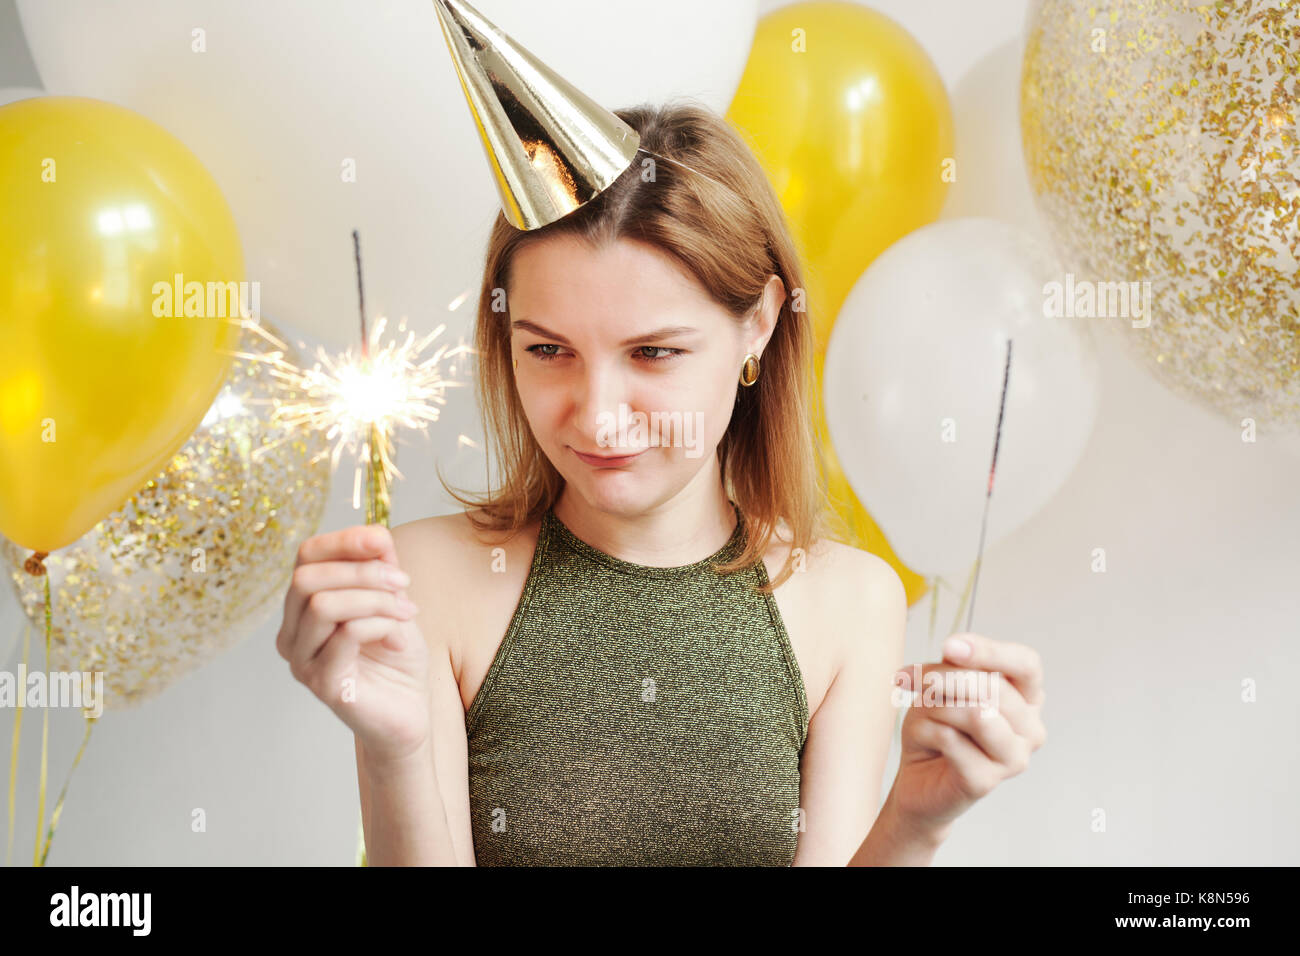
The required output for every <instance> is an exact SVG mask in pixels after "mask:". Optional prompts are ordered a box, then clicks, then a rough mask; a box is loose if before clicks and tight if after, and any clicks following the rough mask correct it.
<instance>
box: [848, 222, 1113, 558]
mask: <svg viewBox="0 0 1300 956" xmlns="http://www.w3.org/2000/svg"><path fill="white" fill-rule="evenodd" d="M1053 281H1062V276H1061V272H1060V267H1059V265H1058V264H1057V263H1056V261H1055V259H1054V257H1052V256H1051V255H1050V254H1049V253H1047V252H1046V251H1045V247H1044V246H1042V245H1041V244H1040V243H1038V242H1037V241H1036V240H1035V239H1034V237H1033V236H1032V235H1031V234H1029V233H1026V232H1025V231H1024V230H1021V229H1018V228H1017V227H1014V226H1011V225H1009V224H1007V223H1002V222H998V221H995V220H992V219H978V218H977V219H958V220H953V221H950V222H938V223H934V224H932V225H929V226H926V227H924V228H922V229H919V230H917V231H916V232H913V233H911V234H909V235H907V236H905V237H904V238H903V239H901V240H899V241H898V242H896V243H895V244H894V245H893V246H891V247H890V248H888V249H887V250H885V252H884V253H883V254H881V256H880V257H879V258H878V259H876V261H875V262H873V263H872V264H871V266H870V267H869V268H868V269H867V271H866V272H865V273H864V274H863V276H862V278H861V279H860V280H859V281H858V283H857V284H856V285H855V286H854V288H853V290H852V292H850V294H849V297H848V299H847V300H846V301H845V303H844V307H843V308H842V309H841V311H840V314H839V316H838V318H837V319H836V323H835V327H834V329H833V331H832V333H831V338H830V341H829V343H828V345H827V354H826V368H825V377H824V383H825V386H824V387H825V402H826V409H827V423H828V426H829V428H830V435H831V440H832V441H833V442H834V445H835V451H836V454H837V456H838V457H839V460H840V462H841V464H842V466H843V468H844V473H845V475H846V476H847V477H848V480H849V483H850V484H851V485H852V487H853V490H854V492H855V494H856V495H857V497H858V500H859V501H861V502H862V504H863V506H864V507H865V508H866V509H867V510H868V511H869V512H870V513H871V515H872V517H873V518H875V520H876V521H877V523H878V524H879V525H880V527H881V530H882V531H884V533H885V536H886V537H887V538H888V539H889V542H890V545H891V546H892V547H893V548H894V550H895V552H896V553H897V554H898V556H899V558H901V559H902V561H903V562H904V563H905V564H907V565H908V566H909V567H911V568H912V569H914V570H916V571H919V572H922V573H926V574H931V573H934V574H946V573H951V572H963V573H964V572H967V571H969V569H970V568H971V566H972V565H973V563H974V561H975V557H976V554H977V550H978V546H979V535H980V524H981V521H982V519H983V513H984V501H985V494H986V490H987V487H988V478H989V466H990V463H991V461H992V455H993V442H994V435H995V433H996V428H997V418H998V406H999V400H1000V397H1001V394H1002V380H1003V370H1004V366H1005V362H1006V348H1007V340H1008V338H1011V339H1012V340H1013V343H1012V358H1011V377H1010V383H1009V386H1008V390H1007V402H1006V411H1005V417H1004V420H1003V426H1002V437H1001V444H1000V447H999V450H998V467H997V475H996V482H995V484H994V491H993V498H992V503H991V506H990V511H989V527H988V532H987V537H986V541H985V547H986V548H987V547H989V546H991V545H992V544H993V543H994V542H996V541H998V540H999V539H1001V538H1003V537H1005V536H1006V535H1008V534H1010V533H1011V532H1012V531H1014V530H1015V529H1016V528H1017V527H1019V526H1020V525H1022V524H1023V523H1024V522H1025V521H1027V520H1028V519H1029V518H1030V517H1031V516H1033V514H1034V513H1035V512H1037V511H1038V510H1039V509H1040V508H1042V507H1043V506H1044V505H1045V504H1046V503H1047V502H1048V500H1049V499H1051V498H1052V497H1053V496H1054V495H1055V494H1056V493H1057V491H1058V490H1059V489H1060V487H1061V485H1062V484H1064V482H1065V480H1066V478H1067V477H1069V475H1070V473H1071V471H1073V470H1074V467H1075V465H1076V464H1077V462H1078V460H1079V458H1080V456H1081V455H1082V453H1083V448H1084V445H1085V444H1086V442H1087V439H1088V435H1089V433H1090V432H1091V430H1092V425H1093V421H1094V418H1095V416H1096V410H1097V386H1096V381H1097V370H1096V364H1097V363H1096V353H1095V344H1094V340H1093V338H1092V334H1091V331H1088V332H1084V331H1083V330H1082V329H1081V328H1080V327H1079V323H1081V322H1086V321H1087V320H1079V319H1066V318H1046V317H1045V316H1044V312H1045V311H1046V307H1045V302H1046V299H1047V297H1046V293H1045V286H1046V285H1047V284H1048V283H1049V282H1053Z"/></svg>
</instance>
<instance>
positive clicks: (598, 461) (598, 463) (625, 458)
mask: <svg viewBox="0 0 1300 956" xmlns="http://www.w3.org/2000/svg"><path fill="white" fill-rule="evenodd" d="M569 451H571V452H573V453H574V454H575V455H577V456H578V457H579V458H581V459H582V460H583V461H585V462H586V463H587V464H589V465H593V466H594V467H596V468H618V467H619V466H620V465H626V464H628V463H630V462H633V461H636V459H637V458H639V457H640V456H641V455H643V454H645V449H644V448H643V449H641V451H639V452H637V453H636V454H635V455H620V456H618V457H617V458H606V457H602V456H600V455H584V454H583V453H582V452H580V451H578V450H577V449H576V448H572V447H571V448H570V449H569Z"/></svg>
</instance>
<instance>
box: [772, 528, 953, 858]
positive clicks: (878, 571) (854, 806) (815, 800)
mask: <svg viewBox="0 0 1300 956" xmlns="http://www.w3.org/2000/svg"><path fill="white" fill-rule="evenodd" d="M849 553H851V554H852V558H853V559H852V560H849V561H845V562H844V564H843V565H841V566H840V568H838V569H837V570H836V573H835V574H833V575H831V576H830V578H831V580H830V582H829V584H830V588H831V589H832V593H828V594H827V596H826V602H825V606H827V607H834V608H837V609H839V612H838V614H837V615H836V617H834V618H832V619H831V621H830V622H829V623H828V625H827V629H828V630H829V631H831V632H832V633H828V634H827V635H826V639H828V640H833V641H836V642H837V644H838V647H839V651H838V664H837V667H836V673H835V677H834V678H833V679H832V681H831V685H830V688H829V689H828V690H827V692H826V697H825V699H824V700H823V701H822V703H821V705H820V706H819V707H818V708H817V713H816V714H814V715H813V718H812V720H811V721H810V723H809V725H808V739H807V741H806V742H805V745H804V756H803V760H802V762H801V764H800V772H801V777H802V780H801V783H800V787H799V790H800V804H801V806H802V809H803V811H804V813H803V823H804V830H803V832H801V833H800V834H799V845H798V849H797V850H796V852H795V858H794V865H795V866H846V865H850V864H851V863H854V862H855V861H856V863H857V864H859V865H860V864H862V863H863V862H864V861H877V862H884V863H890V862H896V861H903V860H913V861H917V862H927V863H928V862H929V857H928V856H925V859H924V860H923V861H922V860H921V857H922V856H924V853H923V852H922V850H923V845H921V844H918V843H917V842H916V839H915V838H916V837H918V836H920V835H918V834H911V833H908V832H906V831H903V830H900V829H898V828H897V826H896V822H897V821H896V819H895V817H894V815H893V812H892V809H891V808H890V805H889V804H888V802H887V803H886V806H885V807H883V808H882V807H878V806H877V801H878V800H879V794H880V787H881V782H882V781H883V779H884V772H885V762H886V760H887V759H888V757H889V746H890V741H891V739H892V736H893V728H894V721H895V711H894V706H893V702H892V695H891V687H892V685H891V681H892V679H893V675H894V672H895V671H897V670H898V668H899V667H900V666H902V663H903V638H904V632H905V630H906V624H907V593H906V591H905V590H904V588H903V583H902V581H900V580H899V578H898V574H897V573H896V572H895V571H894V569H893V568H891V567H890V566H889V564H888V563H886V562H885V561H884V560H882V559H881V558H879V557H877V556H876V555H874V554H870V553H868V552H865V551H858V550H856V549H854V550H853V551H851V552H849ZM878 809H879V810H880V813H879V816H878V815H877V810H878ZM864 851H865V853H864ZM930 853H931V854H932V853H933V850H930Z"/></svg>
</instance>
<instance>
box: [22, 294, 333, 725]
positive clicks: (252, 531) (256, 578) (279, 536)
mask: <svg viewBox="0 0 1300 956" xmlns="http://www.w3.org/2000/svg"><path fill="white" fill-rule="evenodd" d="M240 347H241V352H240V353H239V355H238V356H237V357H236V358H235V359H234V361H233V363H232V365H231V369H230V372H229V375H228V376H227V379H226V382H225V384H224V385H223V387H222V389H221V391H220V393H219V394H218V395H217V398H216V399H215V401H214V402H213V403H212V405H211V407H210V408H209V409H208V412H207V415H206V416H205V417H204V418H203V420H202V422H201V424H200V425H199V427H198V428H197V429H196V430H195V432H194V434H193V435H192V436H191V437H190V439H189V440H188V441H187V442H186V444H185V445H183V446H182V447H181V449H180V450H179V451H178V452H177V453H176V454H175V455H174V456H172V459H171V461H170V462H169V463H168V465H167V467H166V468H165V469H164V470H163V471H162V473H161V474H158V475H156V476H155V477H154V478H153V479H152V480H150V481H149V482H148V484H146V485H145V486H144V487H143V488H141V489H140V490H139V491H138V492H137V493H136V494H135V495H134V496H133V497H132V498H131V499H130V500H128V501H127V502H126V504H124V505H123V506H122V507H121V508H119V509H118V510H117V511H115V512H113V513H112V514H110V515H109V516H108V517H106V518H105V519H104V520H102V521H101V522H100V523H99V524H97V525H96V526H95V527H94V528H92V529H91V530H90V531H89V532H88V533H87V534H85V535H83V536H82V537H81V538H80V539H78V540H77V541H76V542H74V543H73V544H71V545H68V546H67V547H65V548H60V549H59V550H58V551H55V552H53V553H52V554H50V555H49V556H48V557H46V558H45V559H44V565H45V568H46V571H47V573H48V574H49V582H50V586H51V589H52V591H53V601H52V621H51V624H52V632H51V648H50V653H51V658H50V667H51V668H55V669H61V670H76V671H102V672H103V675H104V685H103V695H104V698H103V706H104V709H105V710H106V711H107V710H120V709H126V708H129V707H133V706H135V705H137V704H139V703H141V702H143V701H145V700H148V699H149V698H151V697H153V696H155V695H157V694H158V693H159V692H161V691H162V690H164V689H166V688H167V687H168V686H170V685H171V684H173V683H174V682H175V681H177V680H178V679H180V678H181V677H183V676H184V675H185V674H188V673H190V672H192V671H194V670H196V669H198V668H200V667H202V666H203V665H204V664H205V663H207V662H208V661H210V660H211V659H212V658H214V657H215V656H216V655H218V654H219V653H221V652H222V651H223V650H226V649H227V648H229V647H230V646H232V645H233V644H234V643H236V642H237V641H238V640H239V639H241V638H242V637H243V636H245V635H247V634H248V633H249V632H250V631H251V630H252V629H253V628H254V627H255V626H256V625H257V624H258V623H259V622H260V620H261V619H262V618H263V617H264V616H265V614H266V612H268V611H269V610H271V609H272V608H273V607H275V606H276V605H277V604H278V603H279V601H280V599H281V598H282V597H283V594H284V591H285V588H286V587H287V586H288V580H289V575H290V574H291V573H292V571H293V566H294V555H295V553H296V551H297V548H298V545H299V544H300V543H301V542H302V541H303V540H305V539H306V538H308V537H310V536H311V535H312V534H314V533H315V531H316V528H317V526H318V525H319V523H320V520H321V517H322V515H323V514H324V510H325V504H326V499H327V497H328V494H329V487H330V478H331V471H330V463H329V460H328V456H327V454H326V451H327V444H326V439H325V436H324V435H323V434H319V433H317V432H314V431H311V430H308V429H302V428H299V427H296V426H294V425H293V424H291V423H285V422H281V421H278V420H276V418H275V414H274V413H275V410H276V409H277V408H278V407H280V406H282V405H283V404H286V403H289V404H291V403H293V402H296V401H299V400H300V399H301V397H302V396H301V393H300V392H298V391H297V390H296V389H295V387H294V385H293V383H291V382H287V381H285V380H284V379H283V377H281V376H278V375H277V374H276V373H275V368H276V365H275V363H276V362H292V361H294V360H296V358H297V354H298V353H297V352H296V350H294V349H293V348H292V347H291V346H289V345H287V344H285V343H284V342H282V341H281V340H280V337H279V336H278V335H277V334H276V332H275V330H274V329H273V328H272V327H270V326H268V324H267V323H266V322H265V321H264V320H263V321H262V322H261V324H260V326H258V325H257V324H256V323H253V322H251V321H246V323H245V328H244V329H243V331H242V333H241V340H240ZM0 551H2V553H3V558H4V562H5V565H6V566H7V569H8V572H9V577H10V579H11V581H12V583H13V585H14V588H15V591H16V593H17V595H18V598H19V600H20V602H21V604H22V607H23V610H24V611H25V612H26V614H27V616H28V617H29V618H30V619H31V620H32V622H33V623H35V624H37V626H38V627H41V626H43V625H44V619H43V615H44V601H43V593H42V588H43V579H42V578H41V577H37V576H34V575H32V574H29V573H27V572H26V571H24V570H23V564H24V561H25V559H26V558H27V557H28V556H29V555H30V551H28V550H23V549H20V548H18V547H17V546H16V545H14V544H13V543H12V542H10V541H8V540H4V541H3V547H2V548H0Z"/></svg>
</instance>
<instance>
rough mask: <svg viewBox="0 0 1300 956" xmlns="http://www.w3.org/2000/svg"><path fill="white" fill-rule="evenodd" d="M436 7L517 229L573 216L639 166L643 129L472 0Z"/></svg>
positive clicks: (436, 0)
mask: <svg viewBox="0 0 1300 956" xmlns="http://www.w3.org/2000/svg"><path fill="white" fill-rule="evenodd" d="M539 2H541V0H539ZM433 5H434V8H435V9H436V10H437V11H438V19H439V20H440V21H441V22H442V32H443V36H445V37H446V39H447V46H448V47H450V49H451V59H452V62H453V63H454V64H455V66H456V73H457V75H458V76H459V77H460V85H461V89H462V90H464V92H465V99H466V101H467V102H468V103H469V109H470V112H471V113H472V114H473V116H474V123H475V125H476V126H477V127H478V131H479V136H480V137H481V138H482V140H483V148H484V150H485V151H486V153H487V158H488V163H489V165H490V166H491V167H492V175H493V178H494V179H495V180H496V184H497V191H498V192H499V193H500V194H501V209H502V210H503V211H504V212H505V215H506V218H507V219H508V220H509V221H510V223H511V224H512V225H514V227H515V228H516V229H537V228H539V227H541V226H545V225H547V224H549V223H552V222H554V221H555V220H557V219H559V218H561V217H562V216H566V215H568V214H569V213H571V212H573V211H574V210H575V209H577V208H578V207H579V206H582V205H583V204H584V203H586V202H588V201H590V200H591V199H592V198H593V197H595V196H596V195H598V194H599V193H600V192H602V191H603V190H604V189H605V188H606V187H608V186H609V185H610V184H611V183H613V182H614V180H615V179H617V178H618V177H619V175H620V174H621V173H622V172H623V171H624V170H626V169H627V168H628V167H629V166H631V164H632V160H633V159H634V158H635V156H636V152H637V148H638V147H639V146H640V144H641V136H640V134H638V133H637V131H636V130H634V129H633V128H632V127H630V126H628V125H627V124H626V123H624V122H623V121H622V120H621V119H619V118H618V117H617V116H615V115H614V114H613V113H611V112H610V111H609V110H607V109H605V108H604V107H602V106H601V105H600V104H599V103H596V102H595V101H594V100H592V99H591V98H590V97H589V96H587V95H586V94H584V93H583V92H582V91H581V90H578V89H577V88H575V87H574V86H573V85H572V84H571V83H569V82H568V81H567V80H565V79H564V78H563V77H561V76H559V75H558V74H556V73H555V71H553V70H552V69H551V68H550V67H548V66H547V65H546V64H545V63H543V62H542V61H541V60H539V59H537V57H535V56H533V54H531V53H529V52H528V51H527V50H525V49H524V48H523V47H522V46H520V45H519V44H518V43H516V42H515V41H514V40H512V39H510V37H508V36H507V35H506V34H505V33H503V32H501V30H500V29H498V28H497V27H496V26H495V25H494V24H493V23H491V22H490V21H488V20H487V19H485V18H484V17H483V15H482V14H481V13H479V12H478V11H477V10H475V9H474V8H473V7H471V6H470V5H469V4H468V3H465V2H464V0H433Z"/></svg>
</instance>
